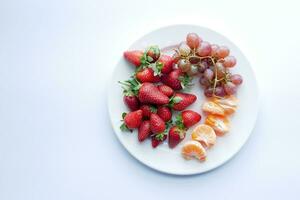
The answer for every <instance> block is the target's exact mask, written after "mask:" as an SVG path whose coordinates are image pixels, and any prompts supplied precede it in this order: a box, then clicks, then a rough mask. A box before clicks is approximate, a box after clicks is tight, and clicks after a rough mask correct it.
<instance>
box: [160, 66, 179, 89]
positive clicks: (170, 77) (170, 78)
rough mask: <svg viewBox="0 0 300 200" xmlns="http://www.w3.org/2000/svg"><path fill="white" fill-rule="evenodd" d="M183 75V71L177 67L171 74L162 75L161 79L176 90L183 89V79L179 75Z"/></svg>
mask: <svg viewBox="0 0 300 200" xmlns="http://www.w3.org/2000/svg"><path fill="white" fill-rule="evenodd" d="M182 75H183V72H182V71H181V70H180V69H175V70H173V71H171V72H170V73H169V74H164V75H162V77H161V81H162V82H163V83H164V84H166V85H168V86H170V87H171V88H172V89H174V90H181V89H182V86H181V81H180V80H179V77H180V76H182Z"/></svg>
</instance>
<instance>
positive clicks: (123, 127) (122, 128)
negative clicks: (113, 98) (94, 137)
mask: <svg viewBox="0 0 300 200" xmlns="http://www.w3.org/2000/svg"><path fill="white" fill-rule="evenodd" d="M120 129H121V131H124V132H127V131H130V132H132V130H130V129H129V128H128V127H127V126H126V124H124V123H123V124H122V125H121V126H120Z"/></svg>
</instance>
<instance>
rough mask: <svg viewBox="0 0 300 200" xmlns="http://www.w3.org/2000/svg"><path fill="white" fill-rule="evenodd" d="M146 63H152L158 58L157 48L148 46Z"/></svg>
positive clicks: (158, 50)
mask: <svg viewBox="0 0 300 200" xmlns="http://www.w3.org/2000/svg"><path fill="white" fill-rule="evenodd" d="M146 56H147V61H148V62H150V63H154V62H156V61H157V60H158V58H159V57H160V49H159V48H158V46H150V47H149V48H148V49H147V51H146Z"/></svg>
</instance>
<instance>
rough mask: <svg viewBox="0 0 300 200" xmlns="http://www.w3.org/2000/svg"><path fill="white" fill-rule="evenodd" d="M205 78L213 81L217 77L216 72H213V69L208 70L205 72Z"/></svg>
mask: <svg viewBox="0 0 300 200" xmlns="http://www.w3.org/2000/svg"><path fill="white" fill-rule="evenodd" d="M203 75H204V77H205V78H207V79H208V80H210V81H211V80H212V79H213V78H214V76H215V74H214V71H213V70H211V69H209V68H208V69H206V70H205V71H204V74H203Z"/></svg>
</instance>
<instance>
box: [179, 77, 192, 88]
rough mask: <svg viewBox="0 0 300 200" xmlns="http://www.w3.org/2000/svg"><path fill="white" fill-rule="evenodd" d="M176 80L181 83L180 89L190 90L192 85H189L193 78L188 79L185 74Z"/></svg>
mask: <svg viewBox="0 0 300 200" xmlns="http://www.w3.org/2000/svg"><path fill="white" fill-rule="evenodd" d="M178 80H179V81H180V82H181V87H182V89H185V88H190V87H191V86H193V84H192V83H191V82H192V80H193V78H192V77H190V76H189V75H187V74H184V75H182V76H180V77H179V78H178Z"/></svg>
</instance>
